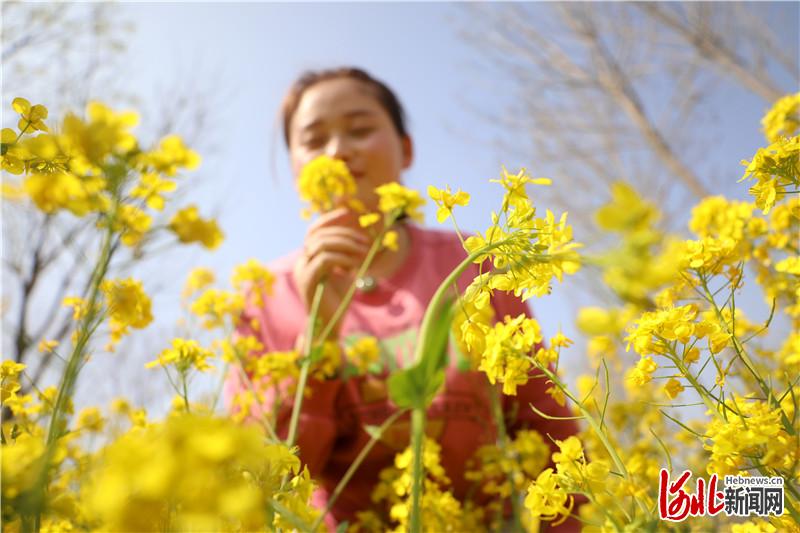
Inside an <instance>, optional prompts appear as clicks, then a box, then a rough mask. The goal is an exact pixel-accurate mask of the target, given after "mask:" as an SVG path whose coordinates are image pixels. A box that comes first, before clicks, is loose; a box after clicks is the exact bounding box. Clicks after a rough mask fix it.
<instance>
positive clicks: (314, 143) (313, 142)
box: [303, 136, 325, 148]
mask: <svg viewBox="0 0 800 533" xmlns="http://www.w3.org/2000/svg"><path fill="white" fill-rule="evenodd" d="M324 143H325V138H324V137H320V136H314V137H306V138H305V139H303V145H305V146H306V147H307V148H319V147H320V146H322V145H323V144H324Z"/></svg>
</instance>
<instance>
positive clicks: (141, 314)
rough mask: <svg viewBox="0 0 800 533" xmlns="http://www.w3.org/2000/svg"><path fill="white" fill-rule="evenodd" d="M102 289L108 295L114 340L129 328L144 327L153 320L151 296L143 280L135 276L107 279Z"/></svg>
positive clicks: (107, 303) (102, 284) (107, 306)
mask: <svg viewBox="0 0 800 533" xmlns="http://www.w3.org/2000/svg"><path fill="white" fill-rule="evenodd" d="M100 289H101V290H102V291H103V293H104V294H105V297H106V308H107V309H108V315H109V318H110V320H109V325H110V327H111V339H112V342H117V341H118V340H119V339H120V338H121V337H122V336H123V335H126V334H127V333H128V328H136V329H142V328H145V327H147V325H148V324H150V322H152V321H153V315H152V314H151V312H150V297H149V296H148V295H147V293H145V292H144V288H143V287H142V282H141V281H138V280H135V279H133V278H127V279H114V280H105V281H103V283H101V284H100Z"/></svg>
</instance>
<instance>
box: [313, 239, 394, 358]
mask: <svg viewBox="0 0 800 533" xmlns="http://www.w3.org/2000/svg"><path fill="white" fill-rule="evenodd" d="M386 231H387V228H384V229H383V230H381V232H380V233H378V236H377V237H375V240H373V241H372V246H371V247H370V249H369V251H368V252H367V256H366V257H365V258H364V262H363V263H361V266H359V267H358V271H356V275H355V276H354V277H353V283H351V284H350V286H349V287H348V288H347V292H346V293H345V294H344V297H343V298H342V301H341V302H339V306H338V307H337V308H336V311H334V313H333V316H332V317H331V320H330V322H328V323H327V324H325V327H324V328H323V330H322V333H320V335H319V339H318V342H320V343H322V342H325V341H326V340H327V339H328V337H329V336H330V335H331V333H332V332H333V328H334V327H336V324H337V323H338V322H339V320H341V318H342V316H343V315H344V314H345V312H346V311H347V308H348V307H349V306H350V301H351V300H352V299H353V295H354V294H355V293H356V282H357V281H358V279H359V278H361V277H363V276H364V274H366V273H367V269H369V267H370V265H372V261H373V260H374V259H375V256H376V255H377V254H378V252H379V251H380V249H381V242H382V241H383V236H384V235H385V234H386Z"/></svg>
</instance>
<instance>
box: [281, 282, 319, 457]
mask: <svg viewBox="0 0 800 533" xmlns="http://www.w3.org/2000/svg"><path fill="white" fill-rule="evenodd" d="M323 292H325V281H320V282H319V283H317V288H316V289H315V290H314V299H313V300H312V302H311V316H309V317H308V328H307V330H306V344H305V346H304V347H303V364H302V365H301V366H300V378H299V379H298V381H297V390H296V391H295V393H294V405H293V406H292V417H291V419H290V421H289V435H288V436H287V438H286V444H287V445H288V446H289V447H290V448H291V447H292V446H294V442H295V440H296V439H297V423H298V421H299V420H300V408H301V407H302V405H303V392H304V391H305V389H306V381H307V380H308V371H309V368H310V367H311V347H312V346H313V345H314V330H315V329H316V328H315V327H314V326H315V323H316V321H317V315H318V314H319V304H320V302H321V301H322V293H323Z"/></svg>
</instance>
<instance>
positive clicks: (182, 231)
mask: <svg viewBox="0 0 800 533" xmlns="http://www.w3.org/2000/svg"><path fill="white" fill-rule="evenodd" d="M169 229H170V230H172V231H173V232H174V233H175V235H177V236H178V240H180V241H181V242H183V243H187V244H188V243H193V242H199V243H201V244H202V245H203V246H205V247H206V248H208V249H210V250H213V249H214V248H216V247H218V246H219V245H220V244H221V243H222V240H223V237H224V236H223V234H222V231H221V230H220V229H219V226H217V223H216V221H215V220H213V219H204V218H202V217H201V216H200V214H199V213H198V210H197V206H195V205H191V206H189V207H185V208H183V209H181V210H180V211H178V212H177V213H175V215H174V216H173V217H172V219H170V221H169Z"/></svg>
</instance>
